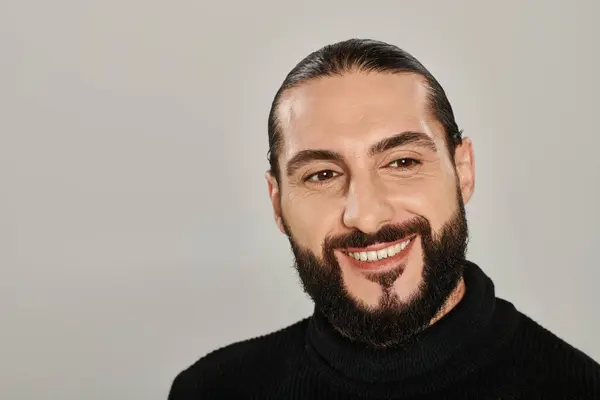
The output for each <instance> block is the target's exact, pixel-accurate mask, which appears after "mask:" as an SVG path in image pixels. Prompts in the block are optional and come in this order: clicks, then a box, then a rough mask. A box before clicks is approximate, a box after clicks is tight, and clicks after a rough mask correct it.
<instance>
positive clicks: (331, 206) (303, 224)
mask: <svg viewBox="0 0 600 400" xmlns="http://www.w3.org/2000/svg"><path fill="white" fill-rule="evenodd" d="M427 95H428V92H427V87H426V84H425V80H424V79H423V78H422V77H421V76H419V75H416V74H411V73H402V74H387V73H365V72H348V73H346V74H344V75H342V76H334V77H327V78H323V79H318V80H312V81H309V82H306V83H304V84H302V85H300V86H299V87H297V88H294V89H291V90H289V91H288V92H286V93H285V94H284V97H283V98H282V102H281V104H280V107H279V109H278V113H279V115H278V116H279V120H280V125H281V128H282V139H283V147H282V150H281V151H280V153H279V158H278V160H279V165H280V171H281V176H280V181H279V182H278V181H277V180H276V179H275V177H274V176H273V175H272V174H271V172H267V174H266V179H267V183H268V190H269V196H270V199H271V202H272V206H273V212H274V217H275V221H276V223H277V225H278V227H279V229H280V230H281V231H282V232H283V233H285V230H284V226H283V223H282V216H284V217H285V221H286V223H287V225H288V227H289V228H290V229H291V234H292V236H293V238H294V240H295V241H296V242H297V243H298V244H299V245H301V246H302V247H304V248H306V249H309V250H310V251H312V252H313V253H314V254H315V255H321V254H322V244H323V240H324V239H325V237H326V236H328V235H340V234H345V233H349V232H351V231H353V230H360V231H362V232H364V233H375V232H377V231H378V230H379V229H380V228H381V227H382V226H384V225H386V224H394V223H402V222H403V221H407V220H409V219H411V218H413V217H415V216H422V217H425V218H426V219H427V220H428V221H429V223H430V224H431V227H432V229H433V232H434V234H435V233H436V232H438V231H439V229H440V228H441V227H442V225H443V224H444V223H445V222H446V221H447V220H448V219H449V218H450V217H451V216H452V215H453V213H455V212H456V210H457V201H456V199H457V196H456V190H457V181H458V187H459V188H460V189H459V190H460V192H461V193H460V195H461V196H462V199H463V201H464V203H465V204H467V203H468V201H469V200H470V198H471V196H472V194H473V189H474V182H475V174H474V158H473V146H472V143H471V141H470V140H469V139H468V138H464V139H463V140H462V143H461V144H460V145H458V146H457V147H456V152H455V160H454V162H453V161H452V159H451V157H450V154H449V152H448V148H447V145H446V136H445V133H444V129H443V126H442V125H441V124H440V123H439V122H438V121H436V120H435V119H434V118H433V116H432V115H431V114H430V112H429V111H428V109H427V102H426V101H427ZM403 132H418V133H420V134H422V136H423V140H419V141H416V142H411V143H405V144H403V145H400V146H397V147H393V148H388V149H386V150H385V151H383V152H373V151H372V150H373V149H372V147H373V146H374V145H375V144H377V143H379V142H381V141H382V140H383V139H386V138H390V137H393V136H395V135H398V134H402V133H403ZM432 145H433V146H432ZM305 150H326V151H329V152H333V153H335V154H336V158H335V159H318V158H310V157H309V158H308V159H305V160H304V162H303V163H300V164H298V163H295V165H293V168H292V169H290V167H291V166H292V165H288V164H289V163H290V161H291V160H293V159H294V158H297V156H298V154H300V152H303V151H305ZM347 257H348V256H347V255H345V254H344V253H343V251H341V250H336V258H337V259H338V262H339V263H340V267H341V269H342V277H343V280H344V285H345V287H346V289H347V290H348V292H349V293H350V295H351V296H353V297H354V298H355V299H357V300H358V301H360V302H361V303H363V304H364V305H365V306H367V307H369V308H376V307H377V306H378V304H379V301H380V299H381V296H382V295H383V289H382V287H381V285H380V284H378V283H376V282H373V281H372V280H369V279H367V278H366V274H365V271H364V270H362V269H360V268H357V267H356V266H354V265H352V264H351V263H350V262H349V260H348V258H347ZM405 262H406V268H405V270H404V272H403V273H402V274H401V275H400V276H399V277H398V279H397V280H396V281H395V282H394V283H393V288H392V290H393V291H394V292H395V293H396V295H397V296H398V297H399V299H400V300H402V301H403V302H408V301H410V299H411V297H412V296H414V295H415V294H416V293H417V292H418V290H419V284H420V283H421V281H422V271H423V253H422V247H421V242H420V238H419V237H417V238H415V240H414V242H413V245H412V248H411V249H410V251H409V253H408V255H407V258H406V260H405ZM371 273H372V272H371ZM464 286H465V285H464V281H462V280H461V281H460V282H459V284H458V285H457V287H456V289H455V290H454V292H453V294H452V295H451V296H450V297H449V299H448V301H447V303H446V304H445V305H444V307H443V308H442V310H441V312H440V313H439V314H438V316H437V317H436V318H435V319H434V321H435V320H436V319H439V318H440V317H441V316H442V315H444V314H445V313H447V312H448V311H449V310H450V309H452V307H453V306H454V305H455V304H457V303H458V302H459V301H460V299H461V298H462V295H463V293H464V290H465V287H464ZM432 322H433V321H432Z"/></svg>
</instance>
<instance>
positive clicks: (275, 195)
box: [265, 170, 285, 234]
mask: <svg viewBox="0 0 600 400" xmlns="http://www.w3.org/2000/svg"><path fill="white" fill-rule="evenodd" d="M265 178H266V179H267V186H268V188H269V198H270V199H271V204H272V205H273V216H274V217H275V223H276V224H277V227H278V228H279V230H280V231H281V233H283V234H285V229H284V227H283V219H282V218H281V200H280V198H281V196H280V192H279V183H278V182H277V179H275V176H273V174H272V173H271V171H270V170H269V171H267V173H266V174H265Z"/></svg>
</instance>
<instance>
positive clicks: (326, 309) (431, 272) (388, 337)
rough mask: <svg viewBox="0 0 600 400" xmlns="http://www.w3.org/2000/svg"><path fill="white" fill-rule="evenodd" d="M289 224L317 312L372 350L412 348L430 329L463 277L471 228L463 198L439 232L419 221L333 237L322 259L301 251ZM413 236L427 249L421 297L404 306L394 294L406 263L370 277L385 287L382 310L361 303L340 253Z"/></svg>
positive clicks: (297, 261) (304, 282) (302, 275)
mask: <svg viewBox="0 0 600 400" xmlns="http://www.w3.org/2000/svg"><path fill="white" fill-rule="evenodd" d="M459 193H460V192H459ZM283 225H284V228H285V230H286V233H287V236H288V239H289V241H290V245H291V248H292V251H293V253H294V257H295V263H294V264H295V268H296V270H297V271H298V275H299V277H300V280H301V282H302V286H303V288H304V291H305V292H306V293H307V294H308V295H309V296H310V297H311V298H312V300H313V301H314V303H315V307H316V310H317V311H318V312H320V313H321V314H323V315H324V316H325V318H326V319H327V320H328V321H329V322H330V323H331V324H332V325H333V326H334V327H335V328H336V330H337V331H339V332H340V333H341V334H343V335H344V336H346V337H347V338H349V339H350V340H352V341H356V342H360V343H363V344H366V345H368V346H371V347H377V348H380V347H390V346H397V345H405V344H407V343H408V342H409V341H410V340H411V339H412V338H414V337H415V336H416V334H417V333H419V332H421V331H422V330H424V329H425V328H427V327H428V326H429V324H430V323H431V321H432V320H433V319H434V318H435V317H436V315H437V314H438V313H439V312H440V310H441V309H442V307H443V305H444V304H445V303H446V301H447V300H448V298H449V296H450V295H451V293H452V292H453V291H454V289H455V288H456V287H457V285H458V282H459V281H460V279H461V278H462V274H463V268H464V261H465V255H466V251H467V243H468V228H467V220H466V213H465V208H464V203H463V201H462V198H461V197H460V195H459V196H458V206H457V209H456V212H455V213H454V215H453V216H452V217H451V218H450V219H448V221H446V223H445V224H444V225H443V226H442V228H441V229H440V230H439V232H436V233H434V232H432V229H431V226H430V223H429V221H428V220H427V219H426V218H424V217H421V216H417V217H415V218H413V219H410V220H408V221H405V222H404V223H402V224H399V225H386V226H384V227H382V228H381V229H380V230H379V231H377V232H376V233H374V234H366V233H363V232H362V231H359V230H355V231H353V232H351V233H348V234H345V235H340V236H330V237H327V238H325V240H324V242H323V247H322V249H323V250H322V253H323V254H322V256H321V257H320V258H319V257H317V256H316V255H315V254H314V253H313V252H311V251H310V250H307V249H304V248H302V247H301V246H299V245H298V243H297V242H296V241H295V240H294V238H293V236H292V235H291V230H290V229H289V226H287V225H286V223H285V221H283ZM410 235H418V236H419V237H420V238H421V246H422V250H423V264H424V265H423V273H422V280H421V283H420V285H419V287H418V290H417V291H416V293H415V294H414V295H412V296H411V297H410V299H408V300H406V301H402V300H400V299H399V298H398V296H397V295H396V293H395V292H394V290H393V284H394V282H395V281H396V280H397V279H398V277H399V276H400V274H401V273H402V271H403V270H404V268H405V265H403V264H402V265H399V266H398V267H397V268H394V269H393V270H390V271H386V272H383V273H376V272H373V273H370V274H368V275H367V276H366V278H367V279H369V280H371V281H372V282H376V283H379V284H380V285H381V287H382V290H383V294H382V296H381V298H380V301H379V305H378V306H377V307H371V308H369V307H366V306H365V305H364V304H361V302H360V301H359V300H358V299H355V298H354V297H353V296H352V295H351V294H350V293H349V292H348V291H347V289H346V288H345V286H344V281H343V277H342V270H341V267H340V265H339V263H338V261H337V258H336V256H335V250H338V249H344V248H349V247H354V248H362V247H367V246H370V245H372V244H375V243H381V242H395V241H398V240H401V239H403V238H405V237H408V236H410ZM413 240H414V239H413Z"/></svg>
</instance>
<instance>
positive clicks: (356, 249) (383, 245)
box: [340, 234, 417, 258]
mask: <svg viewBox="0 0 600 400" xmlns="http://www.w3.org/2000/svg"><path fill="white" fill-rule="evenodd" d="M416 236H417V235H416V234H414V235H408V236H405V237H403V238H402V239H400V240H396V241H395V242H385V243H375V244H373V245H371V246H367V247H347V248H344V249H343V250H342V249H340V250H341V251H343V252H346V253H358V252H361V251H377V250H381V249H385V248H386V247H390V246H393V245H395V244H398V243H402V242H405V241H407V240H409V239H410V240H412V239H414V238H415V237H416ZM394 257H395V256H394ZM392 258H393V257H392Z"/></svg>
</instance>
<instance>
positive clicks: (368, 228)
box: [343, 179, 394, 234]
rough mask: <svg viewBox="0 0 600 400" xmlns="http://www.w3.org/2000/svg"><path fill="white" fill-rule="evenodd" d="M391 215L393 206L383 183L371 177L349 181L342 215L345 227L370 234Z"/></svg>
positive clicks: (384, 223) (389, 220) (388, 220)
mask: <svg viewBox="0 0 600 400" xmlns="http://www.w3.org/2000/svg"><path fill="white" fill-rule="evenodd" d="M393 217H394V208H393V207H392V205H391V204H390V202H389V199H388V196H387V193H386V189H385V187H384V186H383V185H379V184H378V183H377V182H374V181H373V180H372V179H364V180H361V181H360V182H358V181H356V180H355V181H352V182H351V184H350V187H349V188H348V196H347V200H346V207H345V209H344V216H343V222H344V225H345V226H346V227H347V228H349V229H358V230H360V231H362V232H364V233H368V234H371V233H375V232H377V231H378V230H379V229H380V228H381V227H383V226H384V225H386V224H387V223H389V222H391V221H392V220H393Z"/></svg>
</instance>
